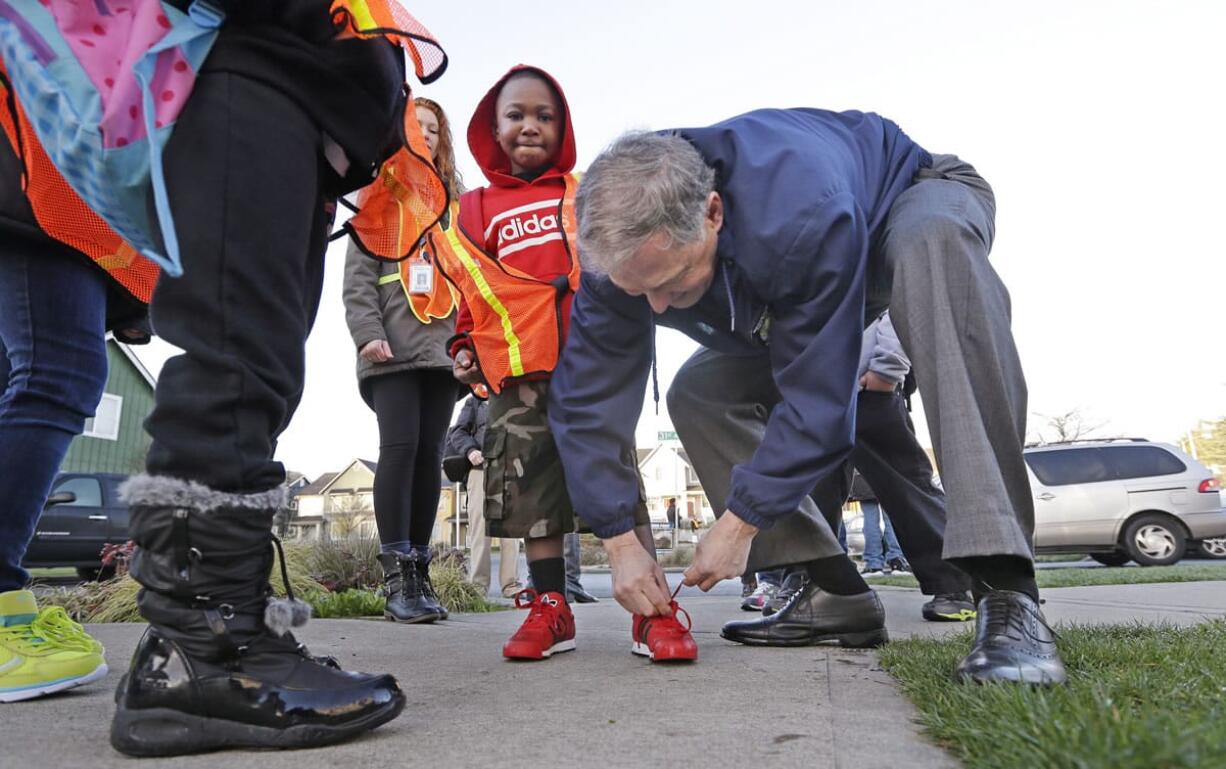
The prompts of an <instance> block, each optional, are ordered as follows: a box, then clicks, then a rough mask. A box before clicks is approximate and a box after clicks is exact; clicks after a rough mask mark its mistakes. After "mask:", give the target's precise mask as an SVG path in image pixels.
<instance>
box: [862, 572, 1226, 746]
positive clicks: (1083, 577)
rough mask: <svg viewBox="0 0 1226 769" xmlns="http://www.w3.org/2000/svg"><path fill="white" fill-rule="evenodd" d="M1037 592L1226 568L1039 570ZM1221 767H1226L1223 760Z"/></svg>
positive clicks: (911, 582)
mask: <svg viewBox="0 0 1226 769" xmlns="http://www.w3.org/2000/svg"><path fill="white" fill-rule="evenodd" d="M1035 576H1036V578H1037V580H1038V583H1039V587H1040V588H1046V587H1080V586H1083V585H1139V584H1143V583H1146V582H1204V581H1208V580H1226V564H1223V563H1210V564H1204V565H1197V566H1148V567H1145V568H1141V567H1138V566H1121V567H1119V568H1110V569H1107V568H1104V569H1039V570H1038V571H1036V572H1035ZM866 581H867V582H868V583H869V584H870V585H892V586H894V587H919V583H918V582H916V581H915V577H902V576H898V577H895V576H886V577H870V578H868V579H867V580H866ZM1222 766H1223V767H1226V759H1224V760H1223V762H1222Z"/></svg>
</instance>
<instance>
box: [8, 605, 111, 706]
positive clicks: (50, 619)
mask: <svg viewBox="0 0 1226 769" xmlns="http://www.w3.org/2000/svg"><path fill="white" fill-rule="evenodd" d="M102 655H103V649H102V644H100V643H98V642H97V641H96V640H94V639H93V638H91V637H90V635H89V634H88V633H86V632H85V628H83V627H81V626H80V625H79V624H77V623H76V622H73V620H72V618H71V617H69V616H68V614H67V613H66V612H65V611H64V610H63V609H62V608H60V607H58V606H49V607H47V608H45V609H43V610H42V611H39V610H38V603H37V602H36V601H35V600H34V594H33V593H31V592H30V591H29V590H12V591H9V592H7V593H0V702H17V701H18V700H28V699H31V698H33V697H41V696H42V695H44V694H51V693H53V692H59V691H63V690H65V689H71V688H73V687H75V686H80V685H82V684H87V683H90V682H91V681H97V680H98V679H100V678H102V677H103V676H105V675H106V660H105V659H104V658H103V656H102Z"/></svg>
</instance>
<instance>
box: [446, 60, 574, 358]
mask: <svg viewBox="0 0 1226 769" xmlns="http://www.w3.org/2000/svg"><path fill="white" fill-rule="evenodd" d="M525 70H527V71H530V72H535V73H536V74H538V75H540V76H541V77H543V78H544V79H545V80H547V81H549V83H550V84H551V85H552V86H553V88H554V91H556V92H557V94H558V98H559V99H560V100H561V102H562V104H561V105H560V106H561V108H562V115H561V117H562V130H561V136H560V137H559V142H558V152H557V157H556V158H554V163H553V166H552V167H551V168H550V169H549V170H547V171H545V172H544V173H543V174H541V175H540V176H538V177H537V178H535V179H533V180H532V181H524V180H523V179H520V178H518V177H516V176H512V175H511V159H510V158H508V157H507V155H506V153H505V152H503V151H502V147H500V146H498V142H497V140H496V139H495V138H494V124H495V114H494V108H495V104H496V102H497V101H498V93H499V92H500V91H501V90H502V85H503V83H505V82H506V81H507V79H508V78H510V77H511V76H512V75H514V74H516V73H517V72H523V71H525ZM468 148H469V150H470V151H471V152H472V154H473V158H474V159H475V160H476V161H477V165H479V166H481V170H482V172H483V173H484V174H485V178H487V179H489V181H490V184H489V186H488V187H485V188H483V189H479V190H471V191H469V192H466V193H465V194H464V195H463V196H462V197H461V198H460V226H461V228H463V230H464V232H465V233H466V234H467V235H468V236H469V238H470V239H471V240H472V241H473V242H474V243H478V244H481V245H483V246H484V248H485V251H486V253H488V254H490V255H492V256H495V257H497V259H498V260H499V261H501V262H505V263H506V264H508V265H511V266H512V267H515V268H517V269H519V270H523V271H524V272H526V273H528V274H529V275H532V276H533V277H535V278H540V279H542V280H552V279H553V278H556V277H558V276H561V275H566V274H567V273H569V272H570V256H569V255H568V254H567V251H566V245H565V237H566V236H565V235H564V234H563V232H562V230H561V222H559V221H558V220H557V217H556V216H554V212H555V211H557V210H558V205H559V204H560V202H561V200H562V195H563V193H564V192H565V181H564V178H565V176H566V175H567V174H568V173H570V171H571V169H573V168H574V167H575V132H574V130H573V127H572V125H571V121H570V106H569V105H568V104H567V103H566V95H565V94H564V93H562V87H561V86H559V85H558V83H557V81H556V80H554V79H553V77H552V76H551V75H550V74H549V73H547V72H545V71H544V70H542V69H539V68H537V67H530V66H526V65H523V64H520V65H517V66H515V67H512V68H511V69H510V71H508V72H507V73H506V74H505V75H503V76H502V77H501V78H500V79H499V80H498V82H497V83H495V84H494V87H493V88H491V89H490V90H489V91H488V92H487V93H486V94H485V96H484V97H483V98H482V99H481V103H480V104H478V105H477V110H476V112H474V113H473V117H472V120H470V121H469V123H468ZM572 297H573V295H572V294H567V295H566V297H565V298H564V299H563V300H562V307H561V312H562V340H559V341H564V340H565V339H566V332H567V331H568V330H569V328H570V303H571V299H572ZM508 309H509V310H510V312H511V314H512V315H514V314H515V307H514V305H512V306H510V307H509V308H508ZM472 328H473V318H472V313H471V312H469V309H468V302H467V301H466V300H465V299H464V298H461V300H460V309H459V314H458V315H457V316H456V334H457V336H458V338H457V339H456V340H455V341H454V342H453V343H452V345H451V355H452V356H453V357H454V356H455V354H456V352H457V351H459V350H460V349H462V348H464V347H467V346H469V345H470V343H469V342H468V339H467V337H466V336H463V335H465V334H467V333H468V332H469V331H472Z"/></svg>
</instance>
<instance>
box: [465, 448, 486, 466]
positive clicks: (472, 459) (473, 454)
mask: <svg viewBox="0 0 1226 769" xmlns="http://www.w3.org/2000/svg"><path fill="white" fill-rule="evenodd" d="M468 463H469V464H470V465H472V466H473V467H480V466H481V465H483V464H485V455H484V454H482V453H481V449H473V450H472V451H470V452H468Z"/></svg>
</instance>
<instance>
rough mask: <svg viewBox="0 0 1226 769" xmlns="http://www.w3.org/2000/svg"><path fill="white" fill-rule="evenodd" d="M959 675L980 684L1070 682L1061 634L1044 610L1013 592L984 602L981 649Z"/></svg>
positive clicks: (979, 621) (979, 637)
mask: <svg viewBox="0 0 1226 769" xmlns="http://www.w3.org/2000/svg"><path fill="white" fill-rule="evenodd" d="M957 672H958V676H959V677H960V678H962V679H963V680H966V681H975V682H977V683H991V682H995V681H1009V682H1013V683H1027V684H1062V683H1064V682H1065V681H1066V680H1067V679H1068V676H1067V675H1066V673H1065V671H1064V663H1063V662H1061V661H1060V652H1059V650H1058V649H1057V648H1056V634H1055V633H1054V632H1053V631H1052V629H1051V628H1050V627H1049V626H1048V624H1047V621H1046V620H1044V619H1043V612H1042V611H1040V609H1039V605H1038V604H1037V603H1035V601H1034V599H1032V598H1031V597H1030V596H1028V595H1026V594H1025V593H1016V592H1013V591H1012V590H996V591H993V592H991V593H987V594H985V595H984V596H983V598H980V599H979V607H978V617H977V618H976V622H975V645H974V646H972V647H971V653H970V654H968V655H966V657H964V658H963V659H962V661H961V662H959V663H958V668H957Z"/></svg>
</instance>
